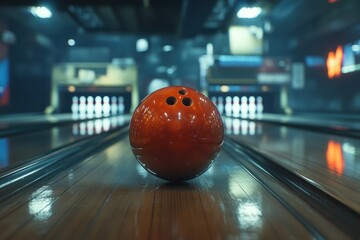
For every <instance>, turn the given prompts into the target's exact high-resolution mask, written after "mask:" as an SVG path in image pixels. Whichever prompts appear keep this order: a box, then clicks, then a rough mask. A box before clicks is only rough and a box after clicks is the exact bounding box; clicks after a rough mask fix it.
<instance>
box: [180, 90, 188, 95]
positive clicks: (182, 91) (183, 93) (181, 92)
mask: <svg viewBox="0 0 360 240" xmlns="http://www.w3.org/2000/svg"><path fill="white" fill-rule="evenodd" d="M179 94H180V95H186V94H187V91H186V89H181V90H179Z"/></svg>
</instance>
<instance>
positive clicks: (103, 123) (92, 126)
mask: <svg viewBox="0 0 360 240" xmlns="http://www.w3.org/2000/svg"><path fill="white" fill-rule="evenodd" d="M128 120H129V117H128V116H116V117H111V118H103V119H95V120H90V121H87V122H80V123H74V124H73V126H72V133H73V135H75V136H77V135H82V136H84V135H88V136H91V135H94V134H100V133H102V132H108V131H109V130H111V129H114V128H117V127H118V126H123V125H124V123H125V122H126V121H128Z"/></svg>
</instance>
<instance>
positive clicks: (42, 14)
mask: <svg viewBox="0 0 360 240" xmlns="http://www.w3.org/2000/svg"><path fill="white" fill-rule="evenodd" d="M30 12H31V14H32V15H34V16H35V17H38V18H51V17H52V12H51V11H50V9H48V8H47V7H44V6H39V7H31V8H30Z"/></svg>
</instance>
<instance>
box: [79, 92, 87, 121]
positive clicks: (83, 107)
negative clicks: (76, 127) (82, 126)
mask: <svg viewBox="0 0 360 240" xmlns="http://www.w3.org/2000/svg"><path fill="white" fill-rule="evenodd" d="M79 114H80V119H84V118H86V98H85V97H84V96H81V97H80V104H79Z"/></svg>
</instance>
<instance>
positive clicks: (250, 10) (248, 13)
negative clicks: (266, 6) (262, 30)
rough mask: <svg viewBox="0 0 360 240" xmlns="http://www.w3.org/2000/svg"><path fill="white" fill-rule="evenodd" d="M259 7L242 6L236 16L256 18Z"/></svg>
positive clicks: (259, 10) (258, 13) (259, 11)
mask: <svg viewBox="0 0 360 240" xmlns="http://www.w3.org/2000/svg"><path fill="white" fill-rule="evenodd" d="M261 11H262V9H261V7H242V8H240V10H239V11H238V13H237V15H236V16H237V17H238V18H256V17H258V16H259V15H260V13H261Z"/></svg>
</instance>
